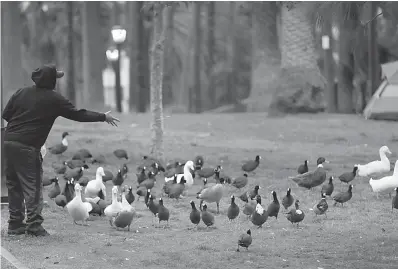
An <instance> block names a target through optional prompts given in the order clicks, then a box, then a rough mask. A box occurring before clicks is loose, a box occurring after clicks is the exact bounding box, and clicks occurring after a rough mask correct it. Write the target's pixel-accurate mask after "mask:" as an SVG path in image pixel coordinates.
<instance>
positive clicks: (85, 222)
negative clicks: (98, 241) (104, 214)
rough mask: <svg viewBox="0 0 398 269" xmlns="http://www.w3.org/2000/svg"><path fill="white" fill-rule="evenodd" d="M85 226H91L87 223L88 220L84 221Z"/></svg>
mask: <svg viewBox="0 0 398 269" xmlns="http://www.w3.org/2000/svg"><path fill="white" fill-rule="evenodd" d="M82 224H83V226H90V224H88V223H87V220H83V221H82Z"/></svg>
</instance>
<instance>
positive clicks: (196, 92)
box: [190, 2, 202, 113]
mask: <svg viewBox="0 0 398 269" xmlns="http://www.w3.org/2000/svg"><path fill="white" fill-rule="evenodd" d="M192 13H193V24H194V26H193V30H194V32H193V37H194V58H193V72H192V75H193V85H192V87H190V88H191V89H192V90H193V92H192V98H193V100H194V102H193V103H194V107H195V110H194V112H195V113H200V112H202V94H201V92H202V91H201V83H200V45H201V36H200V35H201V30H200V2H195V3H193V12H192Z"/></svg>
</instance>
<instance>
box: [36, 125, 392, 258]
mask: <svg viewBox="0 0 398 269" xmlns="http://www.w3.org/2000/svg"><path fill="white" fill-rule="evenodd" d="M68 135H69V133H68V132H64V133H63V134H62V142H61V143H60V144H57V145H54V146H52V147H49V148H45V146H43V148H42V154H43V155H45V154H46V152H47V151H49V152H50V153H51V154H53V155H62V154H63V153H64V152H65V151H66V150H67V149H68V141H67V136H68ZM387 153H388V154H391V151H390V150H389V149H388V147H387V146H383V147H381V148H380V150H379V154H380V160H376V161H373V162H370V163H368V164H365V165H359V164H356V165H354V166H353V170H352V171H349V172H346V173H344V174H342V175H340V176H339V177H338V179H339V180H340V181H341V182H344V183H347V184H350V185H348V188H347V190H346V191H343V192H339V193H334V185H333V180H334V177H333V176H330V177H329V180H328V181H327V180H326V179H327V172H326V170H325V168H324V167H323V164H324V163H328V161H327V160H326V159H325V158H324V157H320V158H318V160H317V168H316V169H315V170H313V171H309V168H308V161H307V160H306V161H304V164H302V165H300V166H299V167H298V169H297V172H298V175H296V176H294V177H290V179H292V180H293V181H294V182H295V183H296V184H297V186H298V187H301V188H305V189H308V190H312V189H314V188H316V187H318V186H320V193H321V197H320V201H319V202H318V203H317V204H315V205H314V206H313V207H312V209H311V211H313V212H314V213H315V215H316V216H317V215H325V217H327V215H326V212H327V211H328V209H329V206H328V203H327V200H326V197H327V196H329V197H332V199H333V200H334V205H336V204H341V205H342V206H343V205H344V204H345V203H347V202H348V201H350V200H351V198H352V193H353V185H351V182H352V181H353V180H354V179H355V178H356V176H360V177H372V176H374V175H377V174H382V173H387V172H389V171H390V161H389V160H388V158H387V156H386V154H387ZM113 154H114V155H115V156H116V157H117V158H118V159H125V160H128V158H129V157H128V154H127V152H126V151H125V150H123V149H117V150H115V151H114V152H113ZM260 159H261V156H259V155H258V156H256V157H255V159H254V160H250V161H247V162H245V163H244V164H243V165H242V167H241V170H242V176H239V177H236V178H231V177H230V176H228V175H227V174H225V173H224V172H223V171H222V170H223V168H222V166H220V165H218V166H216V167H215V168H213V167H204V163H205V160H204V158H203V157H202V156H196V157H195V158H194V159H193V160H173V161H172V162H170V163H168V164H167V165H165V166H163V165H162V164H161V162H160V161H159V160H157V159H155V158H152V157H149V156H144V157H143V158H142V160H141V162H140V163H139V164H138V166H137V169H136V172H135V174H136V178H137V188H136V190H135V192H133V187H132V186H123V183H124V181H125V179H126V178H127V177H128V175H129V168H128V166H127V165H126V164H122V165H121V166H120V167H119V169H118V170H117V173H116V174H115V175H113V173H112V172H111V171H108V170H105V169H104V168H103V167H102V166H101V164H102V163H104V162H105V157H104V156H103V155H99V156H93V155H92V154H91V153H90V152H89V151H88V150H87V149H80V150H79V151H77V152H76V153H75V154H74V155H73V157H72V159H71V160H69V161H63V162H62V163H61V164H59V163H54V164H53V168H54V172H55V173H56V174H58V175H63V179H64V180H65V182H66V183H65V187H64V188H63V190H61V188H60V185H59V177H58V176H56V177H53V178H48V177H44V178H43V185H44V186H50V185H51V188H50V189H49V191H48V196H49V198H51V199H53V200H54V202H55V203H56V204H57V205H58V206H60V207H63V208H66V209H67V211H68V213H69V214H70V216H71V217H72V219H73V221H74V223H75V224H79V225H88V224H87V220H88V219H89V216H90V215H99V216H103V215H105V217H106V218H107V219H108V221H109V223H110V225H111V226H112V227H115V228H116V229H123V228H127V230H128V231H129V230H130V225H131V224H132V221H133V219H134V218H135V216H136V211H135V208H134V206H133V203H134V201H136V203H138V201H139V199H140V197H143V198H144V203H145V206H146V207H147V208H148V210H149V211H150V212H151V213H152V214H153V217H154V218H157V220H158V222H159V225H160V224H161V222H162V221H163V222H166V223H167V225H168V222H169V218H170V209H168V208H167V205H166V204H165V201H164V199H163V198H162V197H168V198H169V199H168V201H167V202H170V201H171V200H170V199H175V200H176V201H177V202H178V201H179V200H180V199H184V198H185V196H187V195H188V191H189V190H190V189H191V188H192V186H193V185H194V180H197V179H202V181H203V186H202V187H201V189H200V191H199V192H197V193H196V198H197V199H198V200H199V209H198V208H197V207H196V204H195V202H194V201H193V200H191V201H190V202H189V203H190V205H191V208H192V209H191V212H190V214H189V219H190V221H191V222H192V224H193V225H195V227H198V225H199V224H200V222H201V221H202V222H203V223H204V225H206V226H207V228H209V227H211V226H213V225H214V224H215V215H214V214H213V213H211V212H210V211H208V210H207V209H208V206H209V204H212V203H215V204H216V207H217V214H219V212H220V211H219V205H220V201H221V200H222V198H223V197H224V196H225V193H226V191H225V188H226V185H227V184H228V185H230V186H233V187H234V188H236V189H237V190H238V191H240V190H241V189H243V188H244V187H246V186H247V184H248V183H249V174H250V173H251V174H252V175H255V170H256V169H257V168H258V166H259V164H260ZM88 164H90V165H91V164H99V165H100V166H99V167H98V168H97V170H96V176H95V179H90V178H89V177H86V176H84V175H83V173H84V171H85V170H86V169H89V166H88ZM160 175H162V176H163V177H164V180H162V181H163V187H162V197H159V198H156V197H155V196H156V195H155V194H154V193H152V192H151V190H152V189H153V188H154V186H155V185H156V183H157V177H158V176H160ZM212 178H213V179H214V180H215V182H211V183H210V182H208V181H210V180H211V179H212ZM107 181H111V182H112V184H113V187H112V191H111V194H112V199H111V203H108V202H107V201H106V185H105V183H106V182H107ZM369 184H370V186H371V188H372V190H373V191H374V192H375V193H377V194H379V193H389V194H391V192H392V191H393V190H394V189H395V191H396V195H395V196H394V198H393V201H392V209H394V208H395V209H398V189H397V188H398V161H397V162H396V163H395V168H394V173H393V175H392V176H386V177H383V178H381V179H377V180H375V179H373V178H370V180H369ZM83 188H84V191H83ZM259 190H260V186H259V185H256V186H255V187H254V188H252V189H249V190H248V191H242V193H241V194H237V195H236V197H235V195H232V196H231V197H230V205H229V207H228V209H227V214H226V215H227V218H228V219H229V220H231V221H232V220H234V219H236V218H237V217H238V216H239V215H240V212H241V211H242V213H243V214H244V215H246V216H248V219H249V220H250V221H251V223H252V224H254V225H255V226H257V227H258V228H261V227H262V225H263V224H264V223H265V222H266V221H267V219H268V218H270V217H275V218H276V219H277V218H278V215H279V212H280V208H281V205H280V204H282V206H283V207H284V209H285V210H286V212H285V216H286V218H287V220H288V221H289V222H291V223H292V224H297V227H298V226H299V223H300V222H302V221H303V220H304V218H305V213H304V211H303V210H301V209H300V201H299V199H297V198H294V197H293V195H292V192H291V191H292V190H291V189H290V188H288V189H287V192H286V195H284V197H283V198H282V200H281V203H280V202H279V200H278V196H277V193H276V192H275V191H272V192H271V194H272V197H273V198H272V201H271V203H270V204H269V205H268V207H264V206H263V204H262V199H261V195H260V194H259ZM135 196H137V199H136V197H135ZM236 198H238V199H240V200H241V201H243V202H244V206H243V208H242V209H241V208H240V207H239V206H238V204H237V203H236V201H235V199H236ZM293 205H294V207H293V208H291V207H292V206H293ZM78 222H81V223H78ZM164 227H166V226H164ZM251 243H252V236H251V230H250V229H249V230H247V231H246V233H243V234H242V235H241V236H240V237H239V239H238V248H237V251H239V247H244V248H246V249H248V247H249V246H250V245H251Z"/></svg>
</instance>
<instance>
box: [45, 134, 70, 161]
mask: <svg viewBox="0 0 398 269" xmlns="http://www.w3.org/2000/svg"><path fill="white" fill-rule="evenodd" d="M68 135H70V134H69V133H68V132H63V133H62V141H61V143H59V144H55V145H54V146H52V147H49V148H48V151H49V152H50V153H51V154H54V155H60V154H62V153H64V152H65V151H66V150H67V149H68V140H67V139H66V137H67V136H68Z"/></svg>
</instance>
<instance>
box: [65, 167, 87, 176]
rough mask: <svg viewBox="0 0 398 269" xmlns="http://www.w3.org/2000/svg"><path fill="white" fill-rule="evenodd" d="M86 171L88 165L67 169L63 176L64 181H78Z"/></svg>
mask: <svg viewBox="0 0 398 269" xmlns="http://www.w3.org/2000/svg"><path fill="white" fill-rule="evenodd" d="M86 169H88V165H87V164H85V165H83V166H82V167H76V168H73V169H69V170H68V169H67V170H66V172H65V174H64V179H66V180H70V179H71V178H74V179H75V180H79V179H80V178H81V177H82V176H83V171H84V170H86Z"/></svg>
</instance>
